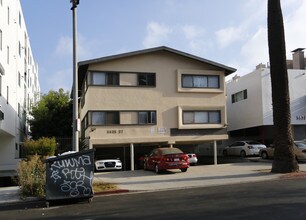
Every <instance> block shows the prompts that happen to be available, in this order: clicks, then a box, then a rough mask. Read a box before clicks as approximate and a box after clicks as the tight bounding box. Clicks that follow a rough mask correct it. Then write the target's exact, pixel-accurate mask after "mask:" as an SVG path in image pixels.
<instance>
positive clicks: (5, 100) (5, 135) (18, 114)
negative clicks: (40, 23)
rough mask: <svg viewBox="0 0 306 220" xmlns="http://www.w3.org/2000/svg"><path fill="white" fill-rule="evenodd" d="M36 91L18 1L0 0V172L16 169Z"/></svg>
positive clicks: (34, 66)
mask: <svg viewBox="0 0 306 220" xmlns="http://www.w3.org/2000/svg"><path fill="white" fill-rule="evenodd" d="M39 93H40V86H39V82H38V66H37V64H36V63H35V61H34V59H33V54H32V50H31V46H30V41H29V36H28V33H27V29H26V25H25V21H24V17H23V14H22V9H21V5H20V2H19V0H0V171H4V170H5V171H13V170H16V166H17V163H18V161H19V147H20V144H21V143H22V142H23V141H24V139H25V138H26V137H27V136H28V135H29V125H28V123H27V118H28V117H29V110H30V108H31V106H32V105H33V104H34V103H35V102H36V101H37V100H38V99H39Z"/></svg>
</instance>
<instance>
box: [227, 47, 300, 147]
mask: <svg viewBox="0 0 306 220" xmlns="http://www.w3.org/2000/svg"><path fill="white" fill-rule="evenodd" d="M303 50H304V49H303V48H298V49H296V50H294V51H292V52H293V60H288V61H287V67H288V79H289V90H290V104H291V124H292V128H293V135H294V139H295V140H301V139H305V138H306V86H305V85H306V70H305V64H306V61H305V58H304V52H303ZM226 88H227V114H228V116H227V118H228V132H229V138H230V140H237V139H240V140H241V139H255V140H258V141H261V142H263V143H265V144H266V145H268V144H270V143H272V142H273V138H274V133H273V113H272V92H271V78H270V68H269V67H266V65H263V64H259V65H258V66H257V67H256V70H255V71H253V72H252V73H249V74H247V75H244V76H242V77H239V76H234V77H233V78H232V80H231V81H230V82H228V83H227V84H226Z"/></svg>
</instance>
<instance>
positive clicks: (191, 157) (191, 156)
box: [187, 153, 198, 166]
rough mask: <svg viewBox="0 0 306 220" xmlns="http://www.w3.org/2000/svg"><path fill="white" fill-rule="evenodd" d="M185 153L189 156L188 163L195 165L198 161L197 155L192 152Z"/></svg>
mask: <svg viewBox="0 0 306 220" xmlns="http://www.w3.org/2000/svg"><path fill="white" fill-rule="evenodd" d="M187 155H188V157H189V162H190V165H193V166H195V165H196V164H197V162H198V158H197V155H196V154H194V153H187Z"/></svg>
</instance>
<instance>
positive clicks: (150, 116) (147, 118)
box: [138, 111, 156, 124]
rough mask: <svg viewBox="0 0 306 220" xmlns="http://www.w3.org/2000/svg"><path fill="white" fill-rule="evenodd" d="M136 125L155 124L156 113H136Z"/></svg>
mask: <svg viewBox="0 0 306 220" xmlns="http://www.w3.org/2000/svg"><path fill="white" fill-rule="evenodd" d="M138 124H156V112H154V111H148V112H138Z"/></svg>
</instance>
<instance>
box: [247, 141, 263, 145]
mask: <svg viewBox="0 0 306 220" xmlns="http://www.w3.org/2000/svg"><path fill="white" fill-rule="evenodd" d="M246 142H247V143H248V144H255V145H259V144H261V143H259V142H257V141H246Z"/></svg>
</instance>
